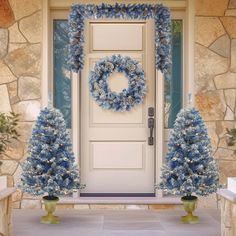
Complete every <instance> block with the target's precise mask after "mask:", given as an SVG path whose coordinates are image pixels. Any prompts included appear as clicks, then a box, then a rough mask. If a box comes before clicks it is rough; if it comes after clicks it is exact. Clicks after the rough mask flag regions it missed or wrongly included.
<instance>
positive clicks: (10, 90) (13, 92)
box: [7, 81, 20, 104]
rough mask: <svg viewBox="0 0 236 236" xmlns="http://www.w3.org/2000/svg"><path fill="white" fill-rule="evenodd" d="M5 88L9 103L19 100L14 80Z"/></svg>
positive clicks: (16, 84)
mask: <svg viewBox="0 0 236 236" xmlns="http://www.w3.org/2000/svg"><path fill="white" fill-rule="evenodd" d="M7 89H8V93H9V97H10V103H11V104H15V103H17V102H19V101H20V99H19V97H18V91H17V90H18V83H17V81H14V82H12V83H8V84H7Z"/></svg>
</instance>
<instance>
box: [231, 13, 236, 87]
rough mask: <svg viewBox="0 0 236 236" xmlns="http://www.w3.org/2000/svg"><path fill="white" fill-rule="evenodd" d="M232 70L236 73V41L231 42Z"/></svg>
mask: <svg viewBox="0 0 236 236" xmlns="http://www.w3.org/2000/svg"><path fill="white" fill-rule="evenodd" d="M235 18H236V17H235ZM230 70H231V71H232V72H236V39H232V41H231V64H230ZM234 88H236V87H234Z"/></svg>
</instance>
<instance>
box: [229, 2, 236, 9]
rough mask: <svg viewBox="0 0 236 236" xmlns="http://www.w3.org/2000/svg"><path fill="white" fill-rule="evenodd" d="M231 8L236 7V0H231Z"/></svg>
mask: <svg viewBox="0 0 236 236" xmlns="http://www.w3.org/2000/svg"><path fill="white" fill-rule="evenodd" d="M229 8H236V0H229Z"/></svg>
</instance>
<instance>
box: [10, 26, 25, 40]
mask: <svg viewBox="0 0 236 236" xmlns="http://www.w3.org/2000/svg"><path fill="white" fill-rule="evenodd" d="M8 30H9V42H10V43H25V42H26V39H25V38H24V36H23V35H22V34H21V32H20V31H19V28H18V23H17V22H16V23H15V24H14V25H12V26H11V27H9V28H8Z"/></svg>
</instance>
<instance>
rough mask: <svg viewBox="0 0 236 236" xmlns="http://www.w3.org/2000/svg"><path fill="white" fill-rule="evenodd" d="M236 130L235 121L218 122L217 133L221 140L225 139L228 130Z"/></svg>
mask: <svg viewBox="0 0 236 236" xmlns="http://www.w3.org/2000/svg"><path fill="white" fill-rule="evenodd" d="M233 128H236V124H235V122H234V121H217V122H216V132H217V134H218V136H219V138H225V134H226V129H233Z"/></svg>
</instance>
